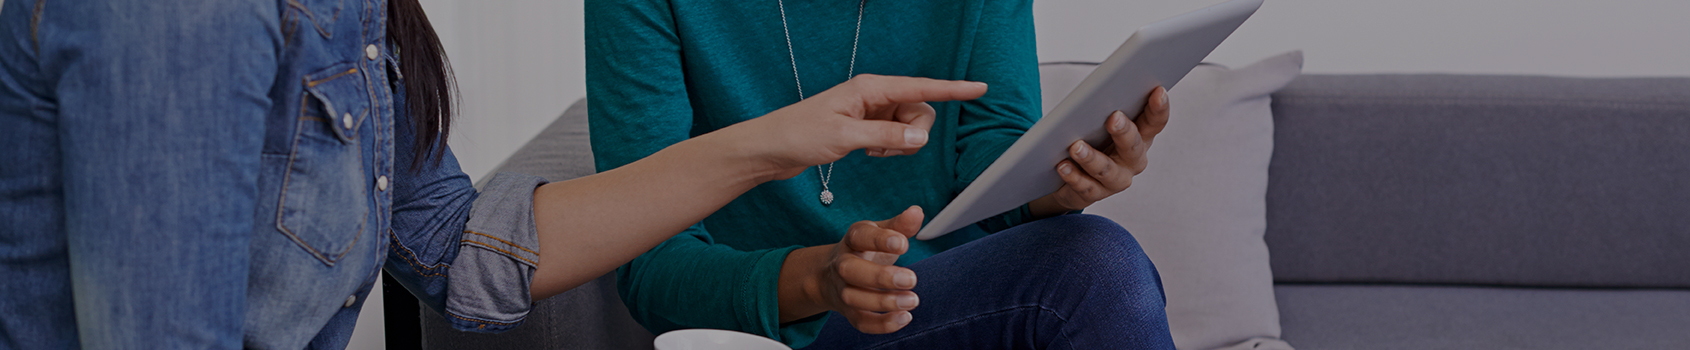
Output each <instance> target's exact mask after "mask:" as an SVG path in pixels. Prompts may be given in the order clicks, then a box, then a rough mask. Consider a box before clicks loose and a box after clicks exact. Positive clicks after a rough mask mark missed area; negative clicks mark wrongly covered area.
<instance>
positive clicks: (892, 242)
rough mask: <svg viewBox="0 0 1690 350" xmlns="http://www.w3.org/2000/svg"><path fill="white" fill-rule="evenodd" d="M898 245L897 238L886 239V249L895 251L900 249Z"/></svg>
mask: <svg viewBox="0 0 1690 350" xmlns="http://www.w3.org/2000/svg"><path fill="white" fill-rule="evenodd" d="M898 243H899V242H898V237H886V249H891V250H893V251H897V250H898V249H899V248H902V247H899V244H898Z"/></svg>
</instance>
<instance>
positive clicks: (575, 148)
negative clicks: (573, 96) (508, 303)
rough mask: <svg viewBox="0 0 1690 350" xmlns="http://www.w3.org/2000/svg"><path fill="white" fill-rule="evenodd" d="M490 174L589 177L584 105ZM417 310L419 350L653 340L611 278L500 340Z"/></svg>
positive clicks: (549, 303)
mask: <svg viewBox="0 0 1690 350" xmlns="http://www.w3.org/2000/svg"><path fill="white" fill-rule="evenodd" d="M493 172H495V173H498V172H516V173H523V174H529V175H535V176H540V177H544V178H546V179H547V180H550V181H553V182H556V181H564V180H569V179H573V178H577V177H582V176H587V175H592V174H593V152H592V147H591V145H589V143H588V140H587V101H586V100H585V99H583V100H580V101H576V102H575V104H574V105H572V106H570V107H569V110H567V111H565V112H564V113H563V116H560V117H558V118H557V120H556V121H553V122H552V124H551V125H549V126H547V127H546V129H545V130H543V131H540V134H539V135H538V136H534V139H533V140H530V141H528V143H527V144H524V145H523V146H522V148H521V149H518V150H517V151H516V154H514V155H512V156H511V157H510V158H509V159H506V160H505V161H504V163H501V164H499V167H498V168H496V169H495V170H494V171H493ZM421 309H422V321H423V347H424V348H428V349H651V348H652V339H653V338H654V337H655V336H653V335H652V334H651V332H650V331H646V329H645V327H641V326H640V324H639V323H636V322H634V318H633V317H631V316H628V308H627V307H626V306H623V305H622V299H621V298H620V297H618V296H617V295H616V274H615V273H610V274H605V275H604V276H600V277H599V278H598V279H595V280H593V281H592V282H587V284H584V285H581V286H580V287H575V289H571V290H569V291H567V292H563V293H562V294H558V295H556V296H553V297H551V298H547V299H545V300H541V301H539V302H537V303H535V305H534V310H533V311H530V312H529V313H528V320H527V321H525V322H524V323H523V325H522V326H519V327H516V328H515V329H512V330H511V331H509V332H505V333H500V334H482V333H469V332H459V331H456V330H453V329H452V327H451V325H449V324H447V323H446V320H445V319H443V318H441V316H440V315H439V314H436V313H434V312H433V311H430V310H429V309H428V308H427V307H423V308H421Z"/></svg>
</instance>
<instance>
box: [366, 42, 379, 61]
mask: <svg viewBox="0 0 1690 350" xmlns="http://www.w3.org/2000/svg"><path fill="white" fill-rule="evenodd" d="M380 55H381V51H380V50H379V49H376V44H370V45H367V46H364V57H367V58H369V59H371V60H374V59H376V57H377V56H380Z"/></svg>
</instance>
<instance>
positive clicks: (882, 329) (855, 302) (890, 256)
mask: <svg viewBox="0 0 1690 350" xmlns="http://www.w3.org/2000/svg"><path fill="white" fill-rule="evenodd" d="M921 219H922V213H921V207H915V206H912V207H910V208H909V209H906V210H904V212H903V213H902V214H898V216H896V217H893V218H891V219H888V220H886V221H880V222H870V221H859V222H857V223H856V224H853V225H851V228H850V230H849V231H848V232H846V234H845V238H844V239H843V240H840V242H839V243H836V244H830V245H825V246H816V247H809V248H803V249H798V250H794V251H792V253H790V254H788V255H787V257H786V262H785V264H784V265H783V266H782V267H781V272H780V320H781V322H782V323H785V322H791V321H797V320H800V319H803V318H806V317H810V316H814V315H816V314H820V313H823V312H826V311H828V310H832V311H835V312H838V313H839V314H840V315H842V316H845V319H846V320H849V321H851V325H852V326H853V327H856V328H857V330H859V331H862V332H863V333H869V334H885V333H892V332H895V331H897V330H899V329H902V328H904V326H905V325H908V324H909V323H910V319H911V317H912V316H911V315H910V312H909V310H911V309H914V308H915V307H916V305H918V304H920V299H919V298H918V297H916V295H915V292H913V291H911V289H914V288H915V281H916V278H915V271H913V270H910V269H908V268H903V267H899V266H896V265H893V263H895V262H897V261H898V256H899V255H903V254H904V252H905V251H907V250H909V237H911V236H915V233H916V231H919V230H920V229H921Z"/></svg>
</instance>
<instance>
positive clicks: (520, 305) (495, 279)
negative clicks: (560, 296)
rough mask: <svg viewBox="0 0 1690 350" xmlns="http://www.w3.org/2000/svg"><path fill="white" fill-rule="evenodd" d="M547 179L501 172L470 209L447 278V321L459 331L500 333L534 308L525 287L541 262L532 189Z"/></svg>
mask: <svg viewBox="0 0 1690 350" xmlns="http://www.w3.org/2000/svg"><path fill="white" fill-rule="evenodd" d="M545 183H546V179H543V178H540V177H538V176H530V175H523V174H514V173H499V174H495V175H493V178H491V179H489V181H488V182H487V185H486V187H484V188H483V189H482V190H481V196H480V197H479V198H476V200H475V204H474V205H473V207H471V208H470V214H469V223H467V224H466V225H464V235H463V240H462V241H461V242H460V244H461V247H460V248H461V249H460V250H459V252H458V257H457V259H456V260H454V261H453V263H452V273H451V276H450V277H449V278H448V282H447V287H446V288H447V294H446V295H448V296H449V297H448V298H447V300H446V319H447V320H449V321H451V323H452V326H453V328H457V329H458V330H462V331H471V332H485V333H498V332H503V331H506V330H510V329H511V328H514V327H516V326H517V325H518V324H521V323H522V321H523V320H524V319H525V318H526V317H528V311H529V310H532V309H533V305H534V303H533V301H532V297H531V296H530V295H529V292H528V291H529V287H530V286H531V285H532V284H533V282H534V269H536V268H537V267H538V265H539V261H540V253H539V250H540V244H539V243H540V240H539V237H538V236H537V235H536V233H535V232H536V231H535V228H534V189H535V188H537V187H539V186H540V185H543V184H545Z"/></svg>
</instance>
